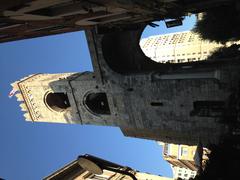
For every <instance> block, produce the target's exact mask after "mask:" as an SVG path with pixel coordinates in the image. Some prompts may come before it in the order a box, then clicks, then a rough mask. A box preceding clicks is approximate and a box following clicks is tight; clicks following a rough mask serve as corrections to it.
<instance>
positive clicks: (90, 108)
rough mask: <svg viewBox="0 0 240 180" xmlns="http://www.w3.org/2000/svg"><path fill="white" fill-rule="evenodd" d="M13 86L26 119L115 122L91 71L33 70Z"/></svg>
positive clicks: (75, 122) (88, 122) (101, 89)
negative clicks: (48, 72) (41, 71)
mask: <svg viewBox="0 0 240 180" xmlns="http://www.w3.org/2000/svg"><path fill="white" fill-rule="evenodd" d="M12 86H13V89H14V90H15V91H18V93H17V94H16V97H17V100H18V101H23V102H22V103H21V104H20V107H21V109H22V111H26V113H25V114H24V117H25V119H26V120H27V121H33V122H53V123H70V124H96V125H109V126H111V125H114V119H113V117H112V115H111V113H110V107H111V106H109V103H108V97H107V96H108V95H107V94H106V92H105V91H106V90H104V88H103V87H99V86H98V85H97V84H96V81H95V76H94V75H93V73H90V72H85V73H63V74H34V75H30V76H28V77H26V78H23V79H21V80H20V81H17V82H15V83H13V84H12ZM79 87H81V88H79Z"/></svg>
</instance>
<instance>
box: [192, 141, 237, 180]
mask: <svg viewBox="0 0 240 180" xmlns="http://www.w3.org/2000/svg"><path fill="white" fill-rule="evenodd" d="M239 138H240V137H239V136H237V137H230V138H226V139H225V140H224V141H223V142H222V143H220V144H219V145H215V146H212V147H211V148H210V150H211V151H212V152H211V154H210V155H209V160H208V161H207V164H206V167H205V169H204V171H203V172H202V173H201V174H200V175H198V176H196V177H195V178H194V180H237V179H240V173H239V170H240V146H239V145H240V140H239Z"/></svg>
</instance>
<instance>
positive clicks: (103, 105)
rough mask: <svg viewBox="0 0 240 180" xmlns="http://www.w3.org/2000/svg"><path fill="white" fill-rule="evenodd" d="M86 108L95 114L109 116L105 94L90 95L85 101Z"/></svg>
mask: <svg viewBox="0 0 240 180" xmlns="http://www.w3.org/2000/svg"><path fill="white" fill-rule="evenodd" d="M85 105H86V106H87V108H88V109H89V110H90V111H91V112H93V113H95V114H110V109H109V104H108V100H107V95H106V93H90V94H88V95H87V97H86V99H85Z"/></svg>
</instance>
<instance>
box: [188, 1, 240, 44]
mask: <svg viewBox="0 0 240 180" xmlns="http://www.w3.org/2000/svg"><path fill="white" fill-rule="evenodd" d="M193 31H195V32H196V33H198V34H199V35H200V37H201V38H202V39H205V40H209V41H215V42H218V43H226V42H227V41H235V40H239V39H240V11H239V10H238V8H237V7H236V4H231V5H225V6H221V7H215V8H212V9H209V10H207V11H206V12H204V13H203V16H202V18H201V20H198V21H197V23H196V25H195V28H194V29H193Z"/></svg>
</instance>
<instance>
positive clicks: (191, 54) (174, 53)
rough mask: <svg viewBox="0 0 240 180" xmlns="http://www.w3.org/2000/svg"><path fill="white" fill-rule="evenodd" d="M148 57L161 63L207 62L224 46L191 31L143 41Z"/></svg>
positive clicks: (152, 37)
mask: <svg viewBox="0 0 240 180" xmlns="http://www.w3.org/2000/svg"><path fill="white" fill-rule="evenodd" d="M140 46H141V48H142V50H143V52H144V53H145V55H146V56H148V57H149V58H151V59H152V60H154V61H156V62H161V63H183V62H192V61H200V60H205V59H207V57H208V56H209V55H210V54H211V53H212V52H213V51H215V50H216V49H218V48H219V47H222V46H223V45H222V44H219V43H213V42H209V41H205V40H202V39H200V38H199V36H198V35H197V34H195V33H193V32H191V31H183V32H177V33H170V34H164V35H157V36H150V37H149V38H145V39H143V40H141V42H140Z"/></svg>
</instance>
